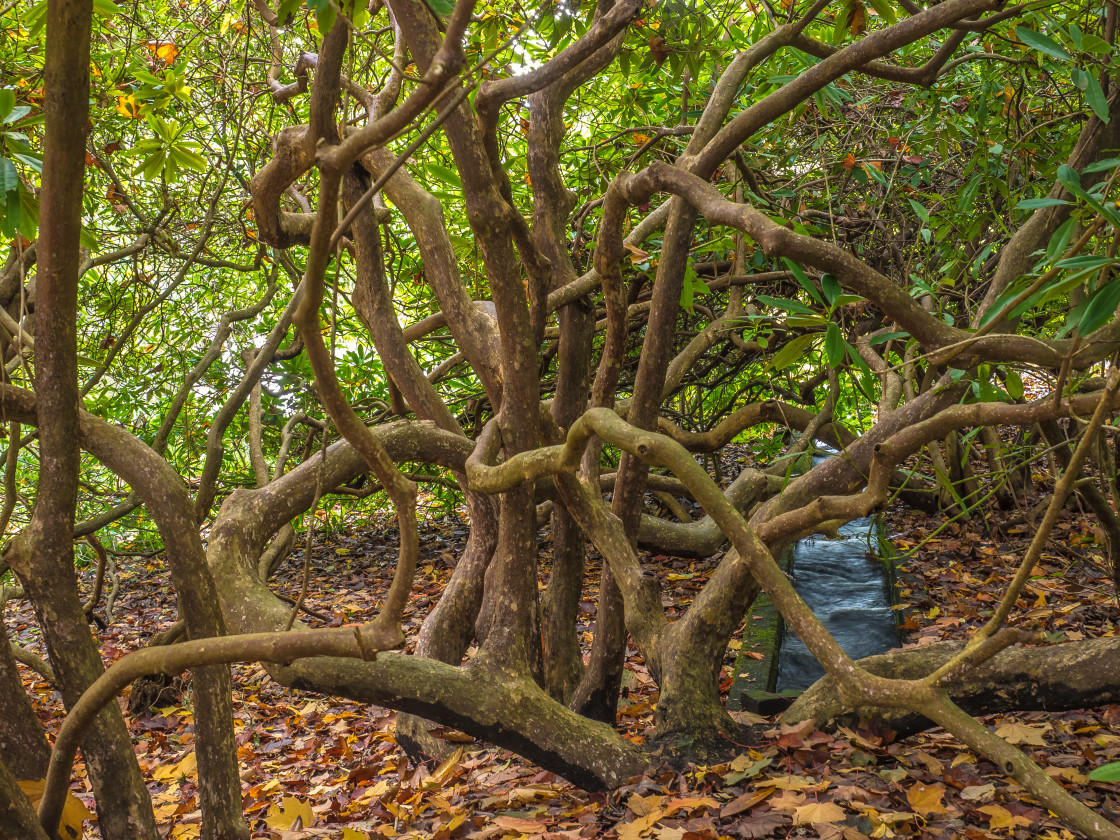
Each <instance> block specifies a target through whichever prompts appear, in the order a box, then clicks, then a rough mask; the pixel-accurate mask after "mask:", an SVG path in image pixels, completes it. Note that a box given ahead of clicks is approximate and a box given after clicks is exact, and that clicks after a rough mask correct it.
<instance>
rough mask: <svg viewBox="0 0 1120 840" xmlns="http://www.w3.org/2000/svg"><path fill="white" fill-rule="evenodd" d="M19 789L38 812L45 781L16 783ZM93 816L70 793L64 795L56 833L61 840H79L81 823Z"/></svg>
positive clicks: (45, 784) (80, 801)
mask: <svg viewBox="0 0 1120 840" xmlns="http://www.w3.org/2000/svg"><path fill="white" fill-rule="evenodd" d="M16 784H18V785H19V789H20V790H22V791H23V793H24V795H25V796H26V797H27V798H28V799H30V800H31V806H32V807H33V808H35V809H36V810H38V808H39V800H40V799H42V798H43V790H44V788H46V786H47V780H46V779H39V780H37V781H31V780H28V781H21V782H17V783H16ZM92 819H93V814H91V813H90V810H89V808H87V807H86V806H85V805H84V804H83V803H82V800H80V799H79V798H78V797H76V796H75V795H74V794H72V793H67V794H66V801H65V803H64V804H63V806H62V816H61V817H59V819H58V833H59V836H60V837H62V840H81V836H82V823H84V822H85V821H86V820H92Z"/></svg>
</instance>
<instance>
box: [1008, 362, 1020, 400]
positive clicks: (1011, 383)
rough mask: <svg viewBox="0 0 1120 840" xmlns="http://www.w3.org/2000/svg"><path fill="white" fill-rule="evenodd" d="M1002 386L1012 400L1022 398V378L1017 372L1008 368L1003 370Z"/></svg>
mask: <svg viewBox="0 0 1120 840" xmlns="http://www.w3.org/2000/svg"><path fill="white" fill-rule="evenodd" d="M1003 387H1004V388H1005V389H1006V390H1007V395H1008V396H1009V397H1011V399H1013V400H1021V399H1022V398H1023V380H1022V379H1021V378H1020V377H1019V374H1018V373H1016V372H1015V371H1013V370H1011V369H1010V368H1008V369H1007V370H1005V371H1004V372H1003Z"/></svg>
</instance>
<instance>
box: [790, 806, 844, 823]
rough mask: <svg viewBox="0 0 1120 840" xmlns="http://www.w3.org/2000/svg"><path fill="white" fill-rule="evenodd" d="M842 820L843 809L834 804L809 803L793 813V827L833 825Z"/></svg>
mask: <svg viewBox="0 0 1120 840" xmlns="http://www.w3.org/2000/svg"><path fill="white" fill-rule="evenodd" d="M842 819H844V809H843V808H841V807H840V806H839V805H837V804H836V803H834V802H810V803H809V804H808V805H802V806H801V807H800V808H798V809H797V810H796V811H794V812H793V822H794V825H807V824H809V823H835V822H839V821H840V820H842Z"/></svg>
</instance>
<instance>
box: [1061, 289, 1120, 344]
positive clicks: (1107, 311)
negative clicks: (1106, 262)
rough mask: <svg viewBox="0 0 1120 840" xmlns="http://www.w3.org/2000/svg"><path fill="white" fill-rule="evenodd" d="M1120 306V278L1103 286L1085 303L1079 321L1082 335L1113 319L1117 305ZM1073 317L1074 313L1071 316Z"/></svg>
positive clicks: (1078, 324) (1079, 329) (1078, 327)
mask: <svg viewBox="0 0 1120 840" xmlns="http://www.w3.org/2000/svg"><path fill="white" fill-rule="evenodd" d="M1117 306H1120V278H1116V279H1115V280H1112V281H1110V282H1108V283H1106V284H1105V285H1103V286H1101V287H1100V288H1099V289H1097V290H1096V291H1095V292H1093V294H1092V297H1090V298H1089V299H1088V300H1087V301H1086V303H1085V314H1083V315H1082V316H1081V319H1080V320H1079V321H1078V323H1077V329H1078V331H1079V332H1080V333H1081V334H1082V335H1088V334H1089V333H1091V332H1093V331H1094V330H1096V329H1098V328H1100V327H1103V326H1104V325H1105V324H1107V323H1108V322H1109V321H1111V320H1112V315H1113V313H1115V312H1116V307H1117ZM1070 317H1071V318H1072V314H1071V316H1070Z"/></svg>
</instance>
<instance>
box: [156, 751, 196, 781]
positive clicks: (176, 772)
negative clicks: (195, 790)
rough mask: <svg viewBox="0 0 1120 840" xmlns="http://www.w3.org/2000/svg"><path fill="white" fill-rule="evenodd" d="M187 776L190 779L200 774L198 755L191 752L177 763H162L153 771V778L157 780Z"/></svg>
mask: <svg viewBox="0 0 1120 840" xmlns="http://www.w3.org/2000/svg"><path fill="white" fill-rule="evenodd" d="M180 776H186V777H187V778H188V779H193V778H197V776H198V756H197V755H195V754H194V753H193V752H189V753H187V754H186V756H184V757H183V759H182V760H181V761H179V762H177V763H176V764H162V765H160V766H159V767H157V768H156V769H155V770H153V771H152V778H153V779H155V780H156V781H157V782H167V781H170V780H171V779H178V778H179V777H180Z"/></svg>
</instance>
